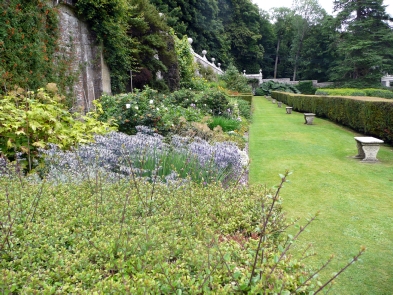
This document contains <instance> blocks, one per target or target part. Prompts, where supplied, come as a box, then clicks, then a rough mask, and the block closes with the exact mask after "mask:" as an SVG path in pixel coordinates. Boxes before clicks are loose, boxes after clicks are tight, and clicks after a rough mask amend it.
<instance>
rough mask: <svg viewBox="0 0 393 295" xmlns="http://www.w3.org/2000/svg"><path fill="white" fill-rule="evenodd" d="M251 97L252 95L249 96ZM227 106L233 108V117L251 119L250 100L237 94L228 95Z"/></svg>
mask: <svg viewBox="0 0 393 295" xmlns="http://www.w3.org/2000/svg"><path fill="white" fill-rule="evenodd" d="M251 97H252V96H251ZM229 98H230V101H229V106H230V108H231V109H232V110H233V111H232V116H233V118H235V119H236V118H238V117H240V116H241V117H243V118H246V119H247V120H250V119H251V101H248V100H245V99H243V98H239V96H229Z"/></svg>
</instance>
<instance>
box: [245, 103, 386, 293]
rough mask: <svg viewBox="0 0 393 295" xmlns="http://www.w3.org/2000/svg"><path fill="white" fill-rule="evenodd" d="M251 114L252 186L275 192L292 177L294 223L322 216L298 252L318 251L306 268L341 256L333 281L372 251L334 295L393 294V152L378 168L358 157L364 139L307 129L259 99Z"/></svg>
mask: <svg viewBox="0 0 393 295" xmlns="http://www.w3.org/2000/svg"><path fill="white" fill-rule="evenodd" d="M253 108H254V113H253V123H252V125H251V127H250V133H249V135H250V136H249V137H250V141H249V154H250V159H251V167H250V175H249V176H250V182H251V183H264V184H267V185H268V186H273V185H275V184H278V183H279V180H280V179H279V176H278V174H279V173H283V172H284V171H285V170H287V169H288V170H290V171H293V174H292V175H291V176H290V178H289V179H290V183H288V184H287V185H286V186H285V188H284V190H283V191H282V194H281V195H282V197H283V199H284V204H283V207H284V210H285V211H286V212H287V215H288V217H289V218H294V217H302V218H303V221H304V218H305V217H307V216H308V214H309V213H310V214H314V213H315V212H317V211H320V213H321V214H320V216H319V218H318V220H317V221H315V222H314V223H313V224H311V226H310V227H309V231H308V232H306V233H305V234H304V235H303V236H302V237H301V239H300V241H299V243H297V246H296V247H297V248H301V247H303V246H305V245H308V244H309V243H312V244H313V246H314V250H315V251H316V252H317V253H318V255H317V256H315V257H312V258H311V259H310V260H308V263H309V264H311V265H314V266H316V265H321V264H322V262H323V261H325V260H326V259H327V258H328V257H329V256H330V255H331V254H335V255H336V259H334V261H333V262H332V264H331V267H330V268H329V269H328V271H327V274H326V275H330V274H331V273H333V272H334V271H337V270H338V269H339V268H340V267H341V266H343V265H344V264H345V263H347V262H348V260H349V259H350V258H351V257H352V256H353V255H354V254H356V253H357V252H358V251H359V249H360V246H361V245H364V246H366V247H367V251H366V253H365V254H364V255H363V256H362V261H361V262H359V263H356V264H354V265H353V266H351V267H350V268H349V269H348V270H347V271H346V272H344V273H343V274H342V275H341V276H340V277H339V278H338V279H337V280H336V284H335V287H334V290H333V291H332V292H331V293H330V294H372V295H375V294H378V295H379V294H392V292H393V291H392V288H393V148H392V147H391V146H388V145H384V146H382V147H381V149H380V151H379V153H378V156H377V157H378V159H379V160H380V162H378V163H375V164H369V163H361V162H360V161H359V160H357V159H354V158H352V157H353V156H355V155H356V154H357V149H356V143H355V140H354V139H353V137H354V136H359V134H358V133H355V132H353V131H351V130H349V129H347V128H344V127H342V126H338V125H336V124H334V123H332V122H329V121H327V120H324V119H320V118H315V119H314V125H305V124H304V118H303V114H302V113H297V112H292V114H286V113H285V105H283V107H282V108H278V107H277V104H273V103H272V102H270V101H268V100H267V99H266V98H264V97H254V99H253Z"/></svg>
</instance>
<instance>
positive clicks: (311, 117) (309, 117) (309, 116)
mask: <svg viewBox="0 0 393 295" xmlns="http://www.w3.org/2000/svg"><path fill="white" fill-rule="evenodd" d="M314 118H315V114H313V113H304V120H305V121H306V122H305V123H304V124H307V125H312V122H313V121H314Z"/></svg>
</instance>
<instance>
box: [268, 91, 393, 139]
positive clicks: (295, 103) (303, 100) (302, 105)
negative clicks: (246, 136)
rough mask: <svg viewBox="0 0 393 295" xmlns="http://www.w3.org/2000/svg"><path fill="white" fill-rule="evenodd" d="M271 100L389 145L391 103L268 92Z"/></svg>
mask: <svg viewBox="0 0 393 295" xmlns="http://www.w3.org/2000/svg"><path fill="white" fill-rule="evenodd" d="M272 97H273V98H275V99H277V100H278V101H281V102H283V103H285V104H287V105H289V106H292V107H293V110H294V111H298V112H312V113H315V114H316V115H317V116H318V117H321V118H327V119H329V120H331V121H333V122H336V123H339V124H341V125H344V126H347V127H350V128H352V129H353V130H355V131H357V132H360V133H363V134H365V135H370V136H375V137H378V138H380V139H383V140H384V141H385V142H388V143H393V102H390V101H387V100H384V99H380V100H375V101H371V100H364V99H350V98H344V97H340V96H328V97H327V96H316V95H303V94H292V93H285V92H272Z"/></svg>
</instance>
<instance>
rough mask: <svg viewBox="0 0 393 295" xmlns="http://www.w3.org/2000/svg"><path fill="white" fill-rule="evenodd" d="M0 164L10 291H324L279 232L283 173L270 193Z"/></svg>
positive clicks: (5, 277)
mask: <svg viewBox="0 0 393 295" xmlns="http://www.w3.org/2000/svg"><path fill="white" fill-rule="evenodd" d="M0 161H1V163H0V212H1V214H0V221H1V224H2V227H1V233H2V239H1V241H2V243H1V244H0V251H1V253H2V259H1V260H0V267H1V269H2V279H1V280H0V288H1V289H2V290H3V291H4V292H6V293H10V292H13V293H78V294H92V293H132V294H141V293H149V294H152V293H160V294H176V293H180V292H181V293H214V294H231V293H238V292H250V293H258V292H260V291H261V290H269V294H274V293H277V292H281V293H283V292H286V293H284V294H289V293H291V292H307V293H309V291H312V290H314V291H318V290H321V289H323V287H324V286H326V285H325V284H322V283H319V282H318V281H317V279H316V278H315V277H314V276H315V274H317V273H318V272H319V271H316V272H312V271H310V270H309V269H308V268H307V267H306V266H304V263H303V261H302V260H303V259H304V258H306V257H307V255H309V253H308V252H307V251H305V252H304V253H303V255H301V254H298V255H297V256H298V259H297V258H295V257H293V255H292V253H291V251H290V250H291V248H292V245H293V243H294V242H295V241H296V240H297V239H298V235H295V236H292V235H286V234H285V233H284V231H285V229H286V228H287V223H286V221H285V219H284V214H283V213H282V212H281V198H280V195H279V192H280V189H281V187H282V184H283V183H284V182H285V181H286V176H287V175H283V176H282V183H281V184H280V185H279V188H278V190H277V191H276V192H275V191H267V190H266V189H265V188H263V187H250V188H247V187H243V188H236V187H230V188H228V189H226V190H223V189H222V187H221V186H219V185H214V184H212V185H209V186H203V185H197V184H193V183H192V182H189V183H185V184H182V185H180V184H179V183H172V184H170V185H160V184H159V183H154V182H153V183H149V182H144V181H142V180H139V179H124V180H118V181H115V182H108V181H106V179H107V175H106V174H105V173H102V172H99V171H98V170H96V173H95V174H94V175H92V176H91V178H90V176H87V175H86V178H85V180H84V181H82V182H79V181H78V182H75V181H70V182H65V183H57V184H54V183H52V182H50V181H39V180H34V178H33V177H30V178H25V177H23V176H20V175H18V174H17V173H14V172H13V171H15V167H10V165H9V164H7V162H5V161H4V160H3V159H0ZM16 170H17V169H16ZM70 179H72V177H71V178H70ZM312 220H314V218H311V219H310V220H309V221H307V223H306V224H305V225H304V226H302V227H301V228H300V230H299V234H300V233H301V232H303V231H304V229H305V228H306V227H307V225H309V224H310V222H312ZM299 253H300V251H299ZM357 257H358V256H355V257H354V259H353V260H352V261H351V263H352V262H353V261H354V260H356V259H357ZM262 272H263V273H262Z"/></svg>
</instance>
